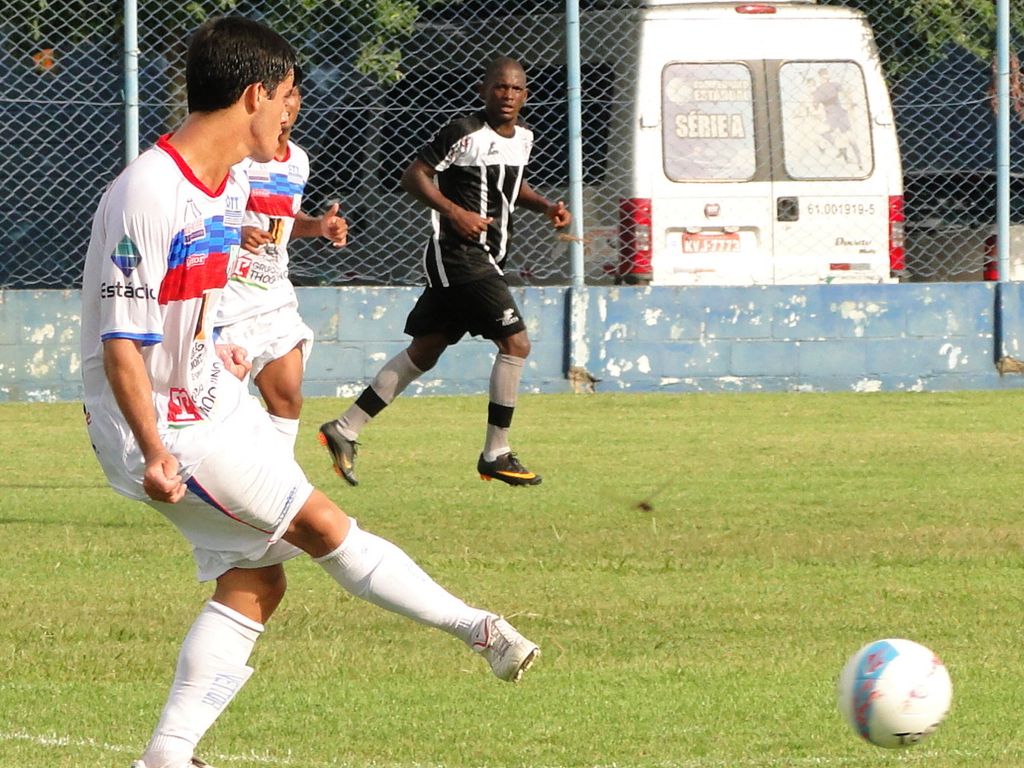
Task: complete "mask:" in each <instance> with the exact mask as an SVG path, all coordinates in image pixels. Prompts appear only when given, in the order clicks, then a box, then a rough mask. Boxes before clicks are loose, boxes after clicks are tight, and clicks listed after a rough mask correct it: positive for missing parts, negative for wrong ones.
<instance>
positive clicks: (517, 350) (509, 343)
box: [498, 333, 531, 360]
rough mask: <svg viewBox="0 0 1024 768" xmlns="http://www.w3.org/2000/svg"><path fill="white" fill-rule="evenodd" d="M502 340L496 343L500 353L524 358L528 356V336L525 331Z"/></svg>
mask: <svg viewBox="0 0 1024 768" xmlns="http://www.w3.org/2000/svg"><path fill="white" fill-rule="evenodd" d="M503 341H504V343H502V344H499V345H498V350H499V351H500V352H501V353H502V354H504V355H511V356H512V357H521V358H523V359H524V360H525V359H526V358H528V357H529V356H530V346H531V345H530V337H529V336H527V335H526V334H525V333H517V334H516V335H515V336H510V337H509V338H507V339H504V340H503Z"/></svg>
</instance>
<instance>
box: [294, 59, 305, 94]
mask: <svg viewBox="0 0 1024 768" xmlns="http://www.w3.org/2000/svg"><path fill="white" fill-rule="evenodd" d="M292 69H293V70H294V72H295V76H294V79H293V80H292V85H293V86H294V87H295V88H300V87H302V79H303V78H304V77H305V76H306V73H305V72H304V71H303V69H302V65H301V64H299V62H295V66H294V67H293V68H292Z"/></svg>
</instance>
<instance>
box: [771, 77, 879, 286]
mask: <svg viewBox="0 0 1024 768" xmlns="http://www.w3.org/2000/svg"><path fill="white" fill-rule="evenodd" d="M765 69H766V74H767V77H768V82H769V83H778V97H777V99H776V100H775V101H774V104H775V105H777V106H775V107H774V108H773V109H772V110H771V114H770V120H771V130H770V131H769V133H770V135H771V136H772V137H773V139H775V141H774V142H773V145H774V146H773V153H772V179H773V193H772V194H773V197H774V200H775V225H774V228H773V243H774V248H775V255H776V258H775V282H776V283H817V282H877V281H879V280H882V279H887V278H888V276H889V266H890V264H889V218H888V199H889V197H888V196H889V188H888V186H889V185H888V176H889V174H887V173H877V174H876V173H874V162H875V161H874V157H875V153H874V146H873V142H872V130H871V117H870V114H869V110H868V103H869V102H868V94H867V88H866V85H865V78H864V72H863V71H862V70H861V67H860V65H859V64H858V63H857V62H853V61H817V60H815V61H785V62H777V61H769V62H765ZM776 137H778V138H776ZM883 156H884V155H883Z"/></svg>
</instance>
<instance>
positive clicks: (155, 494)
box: [142, 450, 188, 504]
mask: <svg viewBox="0 0 1024 768" xmlns="http://www.w3.org/2000/svg"><path fill="white" fill-rule="evenodd" d="M142 490H144V491H145V492H146V495H147V496H149V498H151V499H153V501H165V502H167V503H168V504H175V503H177V502H179V501H181V497H182V496H184V495H185V491H187V490H188V488H187V486H186V485H185V483H184V482H182V479H181V475H179V474H178V460H177V459H176V458H174V457H173V456H172V455H171V454H170V453H168V452H167V451H166V450H163V451H160V452H159V453H157V454H156V455H155V456H152V457H151V458H149V459H148V460H147V461H146V471H145V473H144V474H143V476H142Z"/></svg>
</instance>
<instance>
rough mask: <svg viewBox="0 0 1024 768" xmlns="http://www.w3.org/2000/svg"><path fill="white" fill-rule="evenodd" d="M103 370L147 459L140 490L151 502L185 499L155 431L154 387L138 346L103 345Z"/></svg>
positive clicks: (129, 342)
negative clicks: (141, 489)
mask: <svg viewBox="0 0 1024 768" xmlns="http://www.w3.org/2000/svg"><path fill="white" fill-rule="evenodd" d="M103 370H104V372H105V373H106V374H107V381H108V382H109V383H110V389H111V391H112V392H113V393H114V399H115V400H117V405H118V407H120V409H121V413H122V414H124V418H125V421H127V422H128V426H129V427H130V428H131V430H132V434H133V435H135V440H136V442H137V443H138V444H139V448H140V450H141V451H142V455H143V457H144V458H145V459H146V471H145V474H144V476H143V479H142V488H143V490H145V492H146V495H147V496H149V498H151V499H153V500H154V501H166V502H169V503H171V504H173V503H175V502H177V501H179V500H181V497H182V496H184V495H185V490H186V488H185V484H184V483H183V482H182V481H181V477H180V476H179V475H178V460H177V459H176V458H174V456H172V455H171V453H170V451H168V450H167V447H166V446H165V445H164V444H163V442H162V441H161V440H160V433H159V432H158V431H157V428H156V413H155V412H154V410H153V386H152V384H151V382H150V381H149V376H148V375H147V374H146V367H145V363H144V362H143V360H142V348H141V345H140V343H139V342H137V341H135V340H134V339H108V340H107V341H104V342H103Z"/></svg>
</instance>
